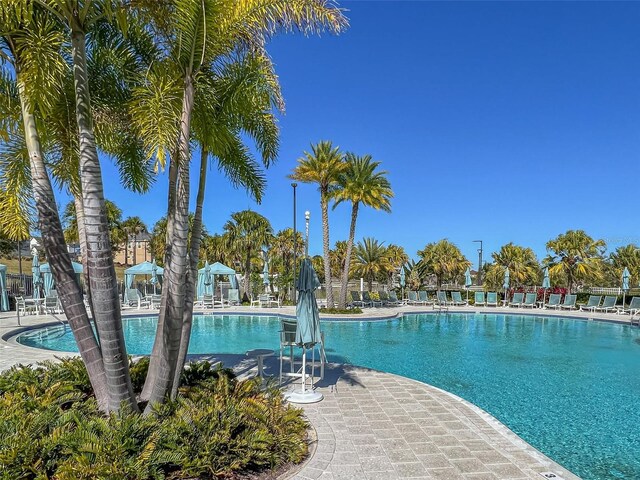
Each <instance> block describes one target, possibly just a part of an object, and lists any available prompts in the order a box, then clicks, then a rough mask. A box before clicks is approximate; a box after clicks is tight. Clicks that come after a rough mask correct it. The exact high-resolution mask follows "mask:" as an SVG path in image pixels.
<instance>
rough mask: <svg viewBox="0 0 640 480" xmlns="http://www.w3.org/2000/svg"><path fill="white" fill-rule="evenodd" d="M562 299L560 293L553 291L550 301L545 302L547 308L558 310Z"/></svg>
mask: <svg viewBox="0 0 640 480" xmlns="http://www.w3.org/2000/svg"><path fill="white" fill-rule="evenodd" d="M561 299H562V295H560V294H559V293H552V294H551V295H549V301H548V302H547V303H545V304H544V307H545V308H553V309H555V310H557V309H558V308H560V300H561Z"/></svg>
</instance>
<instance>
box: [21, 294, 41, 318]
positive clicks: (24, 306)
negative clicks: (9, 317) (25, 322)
mask: <svg viewBox="0 0 640 480" xmlns="http://www.w3.org/2000/svg"><path fill="white" fill-rule="evenodd" d="M16 311H17V312H18V313H19V314H20V315H27V314H31V313H33V314H36V313H38V308H37V307H36V304H35V303H27V302H25V300H24V297H16Z"/></svg>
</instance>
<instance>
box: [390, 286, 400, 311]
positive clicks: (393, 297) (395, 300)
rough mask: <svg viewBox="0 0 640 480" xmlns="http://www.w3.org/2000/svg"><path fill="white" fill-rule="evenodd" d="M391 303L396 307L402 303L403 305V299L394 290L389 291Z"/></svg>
mask: <svg viewBox="0 0 640 480" xmlns="http://www.w3.org/2000/svg"><path fill="white" fill-rule="evenodd" d="M389 305H392V306H394V307H399V306H400V305H402V301H400V299H398V295H397V294H396V292H394V291H393V290H391V291H390V292H389Z"/></svg>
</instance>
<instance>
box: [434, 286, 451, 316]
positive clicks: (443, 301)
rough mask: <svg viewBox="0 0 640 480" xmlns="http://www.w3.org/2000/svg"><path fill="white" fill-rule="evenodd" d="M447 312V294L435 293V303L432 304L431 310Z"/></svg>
mask: <svg viewBox="0 0 640 480" xmlns="http://www.w3.org/2000/svg"><path fill="white" fill-rule="evenodd" d="M436 308H437V309H438V310H440V311H442V310H448V309H449V301H448V300H447V292H445V291H440V290H438V292H436V301H435V302H434V303H433V309H434V310H435V309H436Z"/></svg>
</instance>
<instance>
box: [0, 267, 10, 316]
mask: <svg viewBox="0 0 640 480" xmlns="http://www.w3.org/2000/svg"><path fill="white" fill-rule="evenodd" d="M8 311H9V295H8V294H7V266H6V265H0V312H8Z"/></svg>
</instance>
